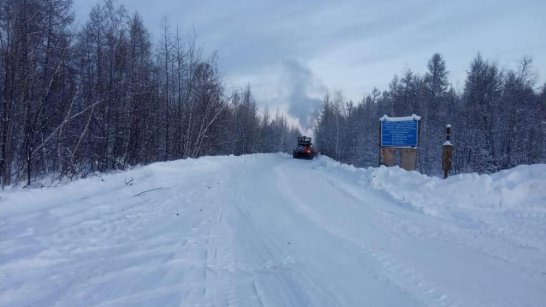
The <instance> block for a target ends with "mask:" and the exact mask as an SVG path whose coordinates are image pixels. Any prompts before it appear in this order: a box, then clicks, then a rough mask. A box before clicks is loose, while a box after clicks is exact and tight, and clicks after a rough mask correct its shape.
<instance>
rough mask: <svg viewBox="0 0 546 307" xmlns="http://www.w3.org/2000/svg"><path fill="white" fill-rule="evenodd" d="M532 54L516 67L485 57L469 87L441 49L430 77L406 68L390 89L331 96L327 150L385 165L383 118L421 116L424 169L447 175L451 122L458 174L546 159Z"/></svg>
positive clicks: (322, 131)
mask: <svg viewBox="0 0 546 307" xmlns="http://www.w3.org/2000/svg"><path fill="white" fill-rule="evenodd" d="M531 62H532V61H531V59H530V58H523V59H522V61H521V64H520V66H519V67H518V69H517V70H510V69H500V68H499V67H498V65H497V64H496V63H493V62H490V61H487V60H484V59H483V58H482V56H480V55H479V54H478V56H477V57H476V58H475V59H474V60H473V61H472V63H471V64H470V68H469V70H468V76H467V78H466V82H465V86H464V90H463V92H462V93H458V92H457V91H455V90H454V88H453V86H452V85H451V84H450V83H449V81H448V71H447V69H446V63H445V60H444V59H443V57H442V56H441V55H439V54H434V55H433V56H432V58H431V59H430V60H429V62H428V65H427V68H428V69H427V72H426V73H425V75H424V76H420V75H418V74H415V73H413V72H412V71H411V70H408V71H406V72H405V73H404V74H403V76H402V77H398V76H395V77H394V78H393V80H392V82H391V83H390V86H389V89H388V90H386V91H384V92H380V91H379V90H377V89H374V90H373V91H372V93H371V94H369V95H367V96H366V97H364V99H363V100H362V101H360V102H359V103H356V104H355V103H353V102H351V101H347V99H345V98H344V97H343V95H342V93H339V92H338V93H335V94H334V95H333V96H331V95H327V96H326V97H325V99H324V106H323V110H322V113H321V116H320V118H319V120H318V123H317V126H316V130H315V133H316V138H317V144H318V146H319V147H320V150H321V152H322V153H324V154H326V155H328V156H330V157H332V158H334V159H337V160H339V161H342V162H346V163H350V164H354V165H357V166H377V165H378V162H379V117H381V116H382V115H384V114H387V115H389V116H406V115H411V114H418V115H420V116H421V131H420V144H419V149H418V165H417V167H418V170H420V171H421V172H422V173H425V174H432V175H438V174H440V173H441V152H442V150H441V148H442V145H443V143H444V141H445V126H446V124H451V125H452V143H454V157H453V167H454V169H453V171H454V172H455V173H461V172H479V173H489V172H494V171H498V170H502V169H506V168H511V167H514V166H516V165H519V164H532V163H546V85H544V86H543V87H542V88H541V89H539V90H537V89H535V88H534V86H535V84H534V80H535V79H534V75H533V69H532V67H531Z"/></svg>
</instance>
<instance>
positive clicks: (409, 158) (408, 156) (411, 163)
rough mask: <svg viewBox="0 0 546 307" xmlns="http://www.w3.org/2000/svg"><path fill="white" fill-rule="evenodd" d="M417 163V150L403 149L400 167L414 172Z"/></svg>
mask: <svg viewBox="0 0 546 307" xmlns="http://www.w3.org/2000/svg"><path fill="white" fill-rule="evenodd" d="M416 162H417V149H415V148H403V149H401V152H400V167H401V168H403V169H405V170H406V171H414V170H415V167H416V164H417V163H416Z"/></svg>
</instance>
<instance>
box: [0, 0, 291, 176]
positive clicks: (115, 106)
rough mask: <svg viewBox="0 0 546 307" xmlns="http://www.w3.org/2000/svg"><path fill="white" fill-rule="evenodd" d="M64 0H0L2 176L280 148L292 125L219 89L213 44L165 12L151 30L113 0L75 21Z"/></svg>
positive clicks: (245, 97) (82, 171) (240, 94)
mask: <svg viewBox="0 0 546 307" xmlns="http://www.w3.org/2000/svg"><path fill="white" fill-rule="evenodd" d="M71 5H72V3H71V0H26V1H20V0H3V1H2V2H1V4H0V99H1V106H0V178H1V182H2V186H5V185H10V184H15V183H18V182H20V181H24V182H26V183H27V184H30V183H31V181H32V180H33V179H34V178H36V177H37V176H42V175H45V174H55V175H56V176H84V175H86V174H89V173H92V172H96V171H100V172H102V171H108V170H112V169H122V168H125V167H127V166H130V165H135V164H139V163H143V164H145V163H150V162H154V161H164V160H171V159H180V158H190V157H191V158H193V157H199V156H202V155H220V154H232V153H233V154H246V153H254V152H269V151H283V150H284V151H287V150H288V149H289V148H290V147H291V146H292V143H293V142H294V141H293V140H294V139H295V136H296V135H298V132H297V131H296V130H295V129H294V128H291V127H289V125H288V124H287V121H286V119H285V118H284V117H282V116H281V115H279V113H277V114H276V116H275V117H274V118H271V117H270V115H269V113H268V112H267V113H266V115H265V116H258V114H257V110H256V103H255V101H254V98H253V97H252V92H251V89H250V87H247V88H245V89H242V90H239V91H235V92H234V93H232V94H226V93H225V89H224V87H223V84H222V80H221V77H220V74H219V72H218V70H217V65H216V57H215V56H214V55H212V56H209V57H204V56H203V55H202V52H201V50H200V49H199V48H198V47H197V46H196V40H195V37H194V36H190V37H182V36H181V35H180V32H179V31H178V29H176V31H171V30H170V28H169V25H168V24H167V22H165V23H164V25H163V27H162V29H163V31H162V35H161V36H162V37H161V39H160V41H159V43H157V44H154V43H153V42H152V39H151V36H150V33H149V32H148V30H147V29H146V28H145V27H144V24H143V21H142V19H141V17H140V16H139V15H138V14H137V13H135V14H133V15H131V16H130V15H129V14H128V13H127V12H126V10H125V9H124V8H123V7H115V6H114V5H113V3H112V1H110V0H107V1H104V3H102V4H99V5H97V6H95V7H94V8H93V9H92V11H91V12H90V14H89V20H88V21H87V22H86V23H85V24H84V25H83V27H82V28H80V29H75V26H74V18H73V12H72V7H71Z"/></svg>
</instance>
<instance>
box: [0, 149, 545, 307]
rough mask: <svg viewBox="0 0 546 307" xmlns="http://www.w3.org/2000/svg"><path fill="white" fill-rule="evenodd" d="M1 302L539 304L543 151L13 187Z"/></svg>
mask: <svg viewBox="0 0 546 307" xmlns="http://www.w3.org/2000/svg"><path fill="white" fill-rule="evenodd" d="M0 306H70V307H72V306H546V165H533V166H520V167H517V168H514V169H511V170H507V171H503V172H500V173H497V174H493V175H477V174H465V175H458V176H453V177H450V178H448V179H447V180H441V179H438V178H431V177H427V176H423V175H420V174H418V173H417V172H405V171H403V170H401V169H399V168H384V167H381V168H369V169H357V168H353V167H351V166H347V165H341V164H339V163H336V162H333V161H332V160H330V159H328V158H326V157H321V158H319V159H315V160H313V161H306V160H294V159H292V158H291V157H290V156H288V155H284V154H260V155H248V156H240V157H231V156H230V157H206V158H201V159H195V160H182V161H174V162H165V163H155V164H152V165H149V166H145V167H138V168H135V169H132V170H130V171H127V172H119V173H113V174H109V175H103V176H100V177H93V178H88V179H85V180H79V181H75V182H72V183H68V184H64V185H60V186H57V187H49V188H42V189H29V190H26V189H25V190H22V189H11V190H9V191H4V192H2V193H1V194H0Z"/></svg>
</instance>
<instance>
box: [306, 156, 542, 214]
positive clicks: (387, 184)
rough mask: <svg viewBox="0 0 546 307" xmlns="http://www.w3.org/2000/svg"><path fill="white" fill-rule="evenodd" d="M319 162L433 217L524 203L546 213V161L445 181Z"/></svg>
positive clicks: (385, 169)
mask: <svg viewBox="0 0 546 307" xmlns="http://www.w3.org/2000/svg"><path fill="white" fill-rule="evenodd" d="M317 164H318V165H319V166H320V167H321V168H326V169H329V170H331V171H336V170H339V169H340V168H342V169H345V170H348V171H350V172H353V173H355V174H358V177H359V181H360V183H361V184H362V185H365V186H369V187H372V188H374V189H376V190H378V191H382V192H384V193H385V194H387V195H389V196H390V197H392V198H393V199H395V200H397V201H399V202H402V203H407V204H409V205H411V206H412V207H414V208H415V209H417V210H419V211H421V212H423V213H425V214H428V215H432V216H444V215H445V214H446V213H447V212H446V210H447V211H449V210H450V209H452V208H467V209H476V210H488V209H495V210H508V209H511V208H514V207H520V206H524V207H526V208H527V209H535V210H538V211H545V212H546V164H536V165H520V166H518V167H515V168H512V169H509V170H504V171H501V172H498V173H495V174H491V175H479V174H477V173H470V174H460V175H455V176H451V177H449V178H448V179H446V180H443V179H440V178H437V177H429V176H426V175H423V174H420V173H418V172H415V171H412V172H407V171H405V170H403V169H401V168H399V167H384V166H381V167H378V168H367V169H359V168H355V167H353V166H349V165H343V164H341V163H339V162H336V161H333V160H332V159H330V158H328V157H324V156H322V157H321V158H320V159H319V160H318V161H317Z"/></svg>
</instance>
